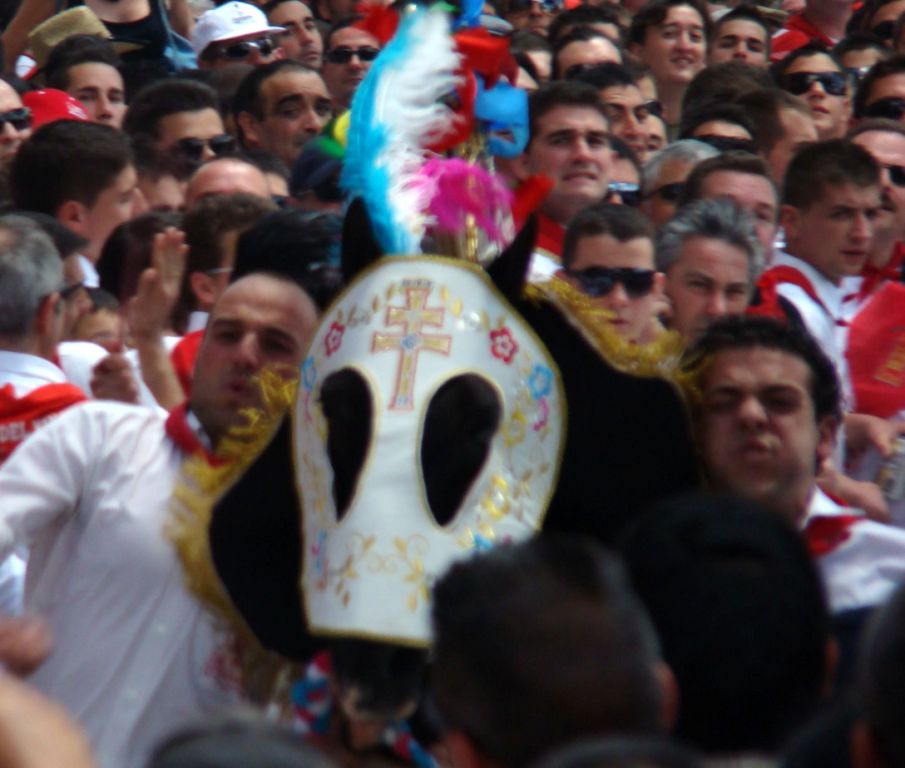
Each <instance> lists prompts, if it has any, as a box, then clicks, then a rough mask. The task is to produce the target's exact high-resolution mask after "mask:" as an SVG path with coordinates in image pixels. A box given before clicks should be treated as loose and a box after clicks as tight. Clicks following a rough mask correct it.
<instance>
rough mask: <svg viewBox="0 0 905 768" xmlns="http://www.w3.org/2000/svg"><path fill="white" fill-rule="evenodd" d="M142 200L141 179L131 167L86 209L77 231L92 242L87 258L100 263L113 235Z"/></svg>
mask: <svg viewBox="0 0 905 768" xmlns="http://www.w3.org/2000/svg"><path fill="white" fill-rule="evenodd" d="M139 196H140V193H139V191H138V176H137V174H136V173H135V168H134V167H133V166H131V165H129V166H126V168H124V169H123V170H122V171H121V172H120V173H119V175H118V176H117V177H116V178H115V179H114V181H113V183H112V184H111V185H110V186H109V187H107V188H106V189H105V190H104V191H103V192H101V193H100V195H98V197H97V200H95V201H94V205H92V206H91V207H90V208H89V207H84V211H83V219H82V221H81V222H80V223H79V224H78V226H77V227H76V230H77V231H78V234H80V235H81V236H82V237H85V238H87V239H88V240H89V243H88V245H87V246H85V254H84V255H85V256H87V257H88V258H89V259H91V260H92V261H97V259H98V258H99V257H100V255H101V249H102V248H103V247H104V243H105V242H106V241H107V238H108V237H109V236H110V233H111V232H112V231H113V230H114V229H116V228H117V227H118V226H119V225H120V224H123V223H125V222H127V221H128V220H129V219H131V218H132V217H133V216H134V215H135V213H136V206H137V205H138V200H139Z"/></svg>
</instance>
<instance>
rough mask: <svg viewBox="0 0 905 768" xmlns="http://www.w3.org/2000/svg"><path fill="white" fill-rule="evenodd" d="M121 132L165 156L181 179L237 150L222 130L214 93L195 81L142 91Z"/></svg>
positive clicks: (162, 82) (170, 81)
mask: <svg viewBox="0 0 905 768" xmlns="http://www.w3.org/2000/svg"><path fill="white" fill-rule="evenodd" d="M123 130H124V131H125V132H126V133H127V134H129V136H130V137H131V138H132V140H133V141H135V140H139V141H146V142H147V143H148V144H149V145H150V146H151V147H152V148H153V149H154V150H156V151H157V152H160V153H161V154H165V155H169V156H170V157H171V158H173V160H174V161H175V162H176V163H177V164H178V166H179V170H180V171H181V172H182V174H183V175H188V174H189V173H191V172H192V171H193V170H195V169H196V168H197V167H198V166H199V165H201V164H202V163H206V162H208V161H209V160H212V159H213V158H215V157H221V156H225V155H230V154H232V153H233V152H234V151H235V149H236V141H235V138H234V137H233V136H231V135H230V134H228V133H226V129H225V128H224V126H223V118H222V117H221V116H220V112H219V103H218V99H217V94H216V92H215V91H214V89H213V88H211V87H210V86H209V85H205V84H204V83H202V82H200V81H197V80H187V79H181V78H174V79H166V80H159V81H156V82H154V83H152V84H150V85H148V86H145V87H144V88H142V89H141V90H140V91H138V93H136V94H135V97H134V98H133V99H132V101H131V103H130V104H129V110H128V111H127V112H126V117H125V120H124V121H123Z"/></svg>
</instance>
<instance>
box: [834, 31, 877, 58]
mask: <svg viewBox="0 0 905 768" xmlns="http://www.w3.org/2000/svg"><path fill="white" fill-rule="evenodd" d="M871 50H873V51H879V52H880V53H882V54H883V56H882V58H884V59H886V58H889V57H890V56H891V55H892V51H891V50H889V48H887V47H886V46H885V45H884V44H883V42H882V41H881V40H880V39H879V38H878V37H875V36H874V35H872V34H870V33H869V32H850V33H849V34H847V35H846V36H845V37H843V38H842V39H841V40H840V41H839V42H838V43H836V45H834V46H833V56H834V57H835V59H836V61H838V62H839V63H840V64H841V63H842V57H843V56H845V54H847V53H850V52H851V51H871Z"/></svg>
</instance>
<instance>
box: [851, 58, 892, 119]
mask: <svg viewBox="0 0 905 768" xmlns="http://www.w3.org/2000/svg"><path fill="white" fill-rule="evenodd" d="M903 73H905V53H897V54H894V55H892V56H890V57H889V58H888V59H883V60H882V61H878V62H877V63H876V64H874V65H873V66H872V67H871V68H870V72H868V73H867V74H866V75H865V76H864V79H863V80H862V81H861V82H860V83H859V84H858V90H856V91H855V99H854V101H853V102H852V114H853V115H854V116H855V117H863V116H864V110H865V109H867V107H868V106H869V105H870V102H869V99H870V92H871V89H872V88H873V87H874V83H876V82H877V81H878V80H882V79H883V78H884V77H889V76H890V75H901V74H903Z"/></svg>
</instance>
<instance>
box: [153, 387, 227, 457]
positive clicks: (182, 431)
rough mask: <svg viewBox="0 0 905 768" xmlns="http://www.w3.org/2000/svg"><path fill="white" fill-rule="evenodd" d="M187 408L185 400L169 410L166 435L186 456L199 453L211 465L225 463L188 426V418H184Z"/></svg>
mask: <svg viewBox="0 0 905 768" xmlns="http://www.w3.org/2000/svg"><path fill="white" fill-rule="evenodd" d="M188 410H189V404H188V402H185V403H183V404H182V405H179V406H176V407H175V408H174V409H173V410H172V411H170V415H169V416H167V422H166V432H167V436H168V437H169V438H170V440H172V441H173V442H174V443H176V445H177V446H178V447H179V449H180V450H181V451H182V452H183V453H184V454H185V455H186V456H194V455H201V456H203V457H204V458H205V460H206V461H207V463H208V464H210V465H211V466H212V467H216V466H219V465H220V464H225V463H226V461H225V460H224V459H221V458H219V457H217V456H215V455H214V454H213V453H211V452H210V451H209V450H208V449H207V448H205V447H204V444H203V443H202V442H201V441H200V440H199V439H198V435H196V434H195V430H193V429H192V428H191V427H190V426H189V422H188V419H186V414H187V413H188Z"/></svg>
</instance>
